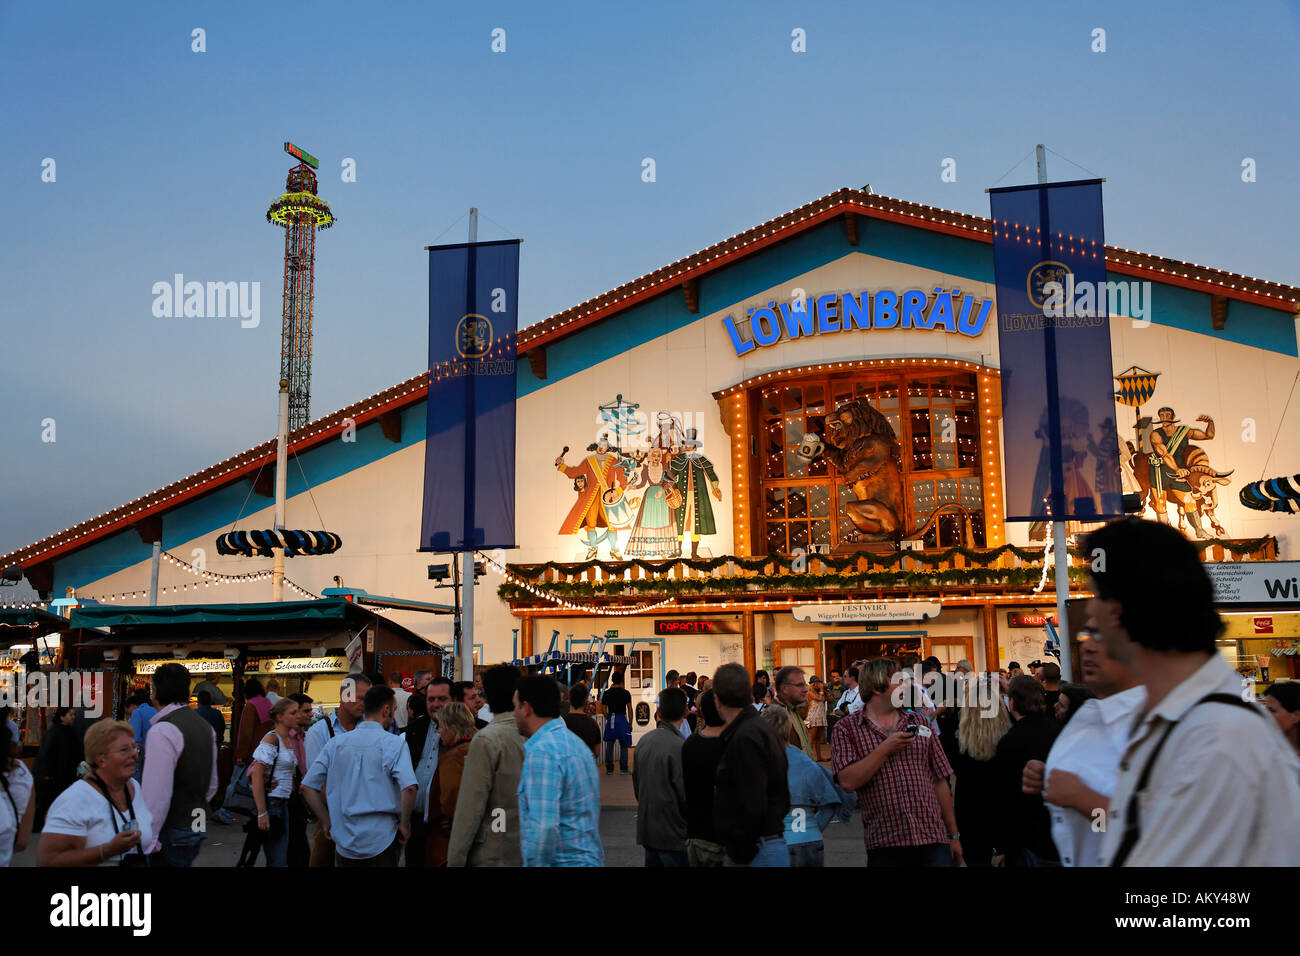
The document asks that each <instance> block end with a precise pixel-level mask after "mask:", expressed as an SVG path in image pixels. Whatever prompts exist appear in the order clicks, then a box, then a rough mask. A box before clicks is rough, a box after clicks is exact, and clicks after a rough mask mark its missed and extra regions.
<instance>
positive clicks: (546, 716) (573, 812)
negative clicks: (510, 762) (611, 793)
mask: <svg viewBox="0 0 1300 956" xmlns="http://www.w3.org/2000/svg"><path fill="white" fill-rule="evenodd" d="M559 716H560V685H559V684H557V683H556V682H555V681H554V680H553V679H552V678H550V677H546V676H544V675H541V674H535V675H533V676H530V677H525V678H523V679H522V680H521V681H520V682H519V685H518V687H516V688H515V722H516V724H517V726H518V727H519V733H520V734H522V735H523V736H524V737H526V738H527V741H526V742H525V743H524V765H523V770H522V772H521V775H520V780H519V830H520V844H521V850H522V853H523V861H524V866H604V865H605V851H604V849H603V848H602V847H601V844H600V787H599V778H598V776H597V773H596V764H595V763H594V762H593V761H592V759H591V754H590V751H588V750H587V748H586V746H585V745H584V744H583V743H582V741H581V740H579V739H578V737H577V735H576V734H572V733H570V732H569V729H568V728H567V727H566V726H565V725H564V721H562V720H559V719H558V718H559Z"/></svg>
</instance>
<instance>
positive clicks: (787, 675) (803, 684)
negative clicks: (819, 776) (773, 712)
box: [772, 667, 817, 760]
mask: <svg viewBox="0 0 1300 956" xmlns="http://www.w3.org/2000/svg"><path fill="white" fill-rule="evenodd" d="M772 684H773V687H774V688H775V689H776V699H777V701H778V702H779V703H780V704H781V706H782V707H784V708H785V709H786V710H787V711H789V712H790V725H791V726H792V727H793V728H794V732H795V734H796V735H798V737H799V748H800V749H801V750H802V751H803V752H804V753H806V754H807V755H808V756H809V758H810V759H812V760H816V759H817V753H816V751H814V750H813V746H812V742H811V741H810V740H809V739H808V728H807V727H806V726H805V725H804V722H803V715H802V714H800V713H799V708H801V707H804V706H805V701H807V700H808V680H807V678H806V677H805V676H804V672H803V668H802V667H782V668H781V669H780V670H779V671H777V672H776V676H775V677H774V678H773V679H772Z"/></svg>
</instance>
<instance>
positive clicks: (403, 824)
mask: <svg viewBox="0 0 1300 956" xmlns="http://www.w3.org/2000/svg"><path fill="white" fill-rule="evenodd" d="M396 706H397V699H396V696H395V695H394V694H393V690H392V688H390V687H371V688H370V689H369V690H368V691H366V696H365V699H364V702H363V707H364V710H365V719H364V720H363V721H362V722H361V723H360V724H358V725H357V726H356V728H355V729H354V730H353V731H352V732H351V733H348V734H342V735H340V736H337V737H334V738H333V739H332V740H330V741H329V742H328V743H327V744H326V745H325V747H324V749H323V750H321V752H320V756H318V757H317V758H316V760H315V762H313V763H312V765H311V767H310V768H308V770H307V777H306V779H305V780H303V782H302V792H303V796H304V797H305V798H306V799H307V805H308V806H310V807H311V809H312V812H313V813H315V814H316V817H317V819H318V820H320V824H321V828H322V829H323V831H324V833H325V836H326V838H327V839H330V840H332V841H333V842H334V865H335V866H339V867H389V866H396V865H397V862H398V852H399V849H400V847H401V845H402V843H404V842H406V840H407V839H409V838H410V835H411V812H412V810H413V809H414V807H415V791H416V782H415V771H414V770H413V769H412V768H411V757H410V753H409V752H408V751H407V749H406V744H405V743H404V742H403V741H402V739H401V738H400V737H396V736H394V735H392V734H390V733H388V730H387V728H388V726H389V725H390V724H391V723H392V722H393V711H394V710H395V709H396ZM326 786H328V787H329V788H330V789H329V793H330V803H329V805H328V806H327V805H326V803H325V802H324V801H323V800H322V799H321V791H322V789H323V788H324V787H326Z"/></svg>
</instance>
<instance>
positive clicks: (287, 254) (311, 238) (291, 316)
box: [266, 143, 336, 431]
mask: <svg viewBox="0 0 1300 956" xmlns="http://www.w3.org/2000/svg"><path fill="white" fill-rule="evenodd" d="M284 151H285V152H286V153H288V154H289V155H290V156H293V157H294V158H296V159H298V160H300V162H299V163H298V165H297V166H294V167H293V168H292V169H290V170H289V175H288V177H287V179H286V181H285V192H284V195H282V196H281V197H280V198H279V199H277V200H276V201H275V202H273V203H272V204H271V208H270V209H268V210H267V211H266V221H267V222H269V223H272V224H274V225H277V226H280V227H282V228H283V229H284V315H283V326H282V332H281V341H280V379H281V380H282V381H285V382H288V383H289V421H288V430H289V431H293V430H294V429H296V428H301V427H302V426H303V425H306V424H307V422H308V421H309V420H310V417H311V334H312V333H311V323H312V307H313V301H314V298H315V291H316V289H315V287H316V231H317V230H318V229H328V228H329V227H330V226H332V225H334V223H335V221H336V220H335V216H334V213H333V212H332V211H331V210H330V206H329V203H327V202H325V200H323V199H321V198H319V197H318V196H317V195H316V172H315V170H316V169H318V168H319V167H320V162H319V160H317V159H316V157H315V156H312V155H311V154H310V153H306V152H304V151H303V150H301V149H299V148H298V147H297V146H294V145H293V144H292V143H285V144H284Z"/></svg>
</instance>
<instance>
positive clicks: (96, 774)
mask: <svg viewBox="0 0 1300 956" xmlns="http://www.w3.org/2000/svg"><path fill="white" fill-rule="evenodd" d="M82 748H83V749H84V751H85V754H86V763H87V765H88V766H89V770H88V772H87V773H86V775H85V776H84V777H82V778H81V779H80V780H78V781H76V782H75V783H74V784H72V786H70V787H68V789H66V790H64V791H63V793H61V794H59V796H58V798H57V799H56V800H55V801H54V803H52V804H51V805H50V810H49V813H47V814H46V816H45V829H44V831H43V832H42V833H41V842H40V845H39V846H38V847H37V850H36V862H37V865H38V866H99V865H100V864H103V863H112V862H114V861H117V862H118V863H119V864H120V865H122V866H148V865H149V858H148V857H147V856H145V855H144V852H143V850H142V849H141V847H140V835H141V834H142V833H152V832H153V817H152V815H151V814H150V813H149V807H148V806H147V805H146V804H145V801H144V797H143V795H142V794H141V793H140V790H139V788H138V787H136V786H135V781H133V780H132V779H131V778H132V776H133V775H134V774H135V765H136V763H137V762H138V761H139V759H140V747H139V745H138V744H137V743H136V742H135V731H134V730H133V729H132V728H131V725H130V724H128V723H127V722H126V721H124V720H101V721H99V722H98V723H95V724H91V726H90V729H89V730H87V731H86V738H85V740H84V741H83V742H82Z"/></svg>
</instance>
